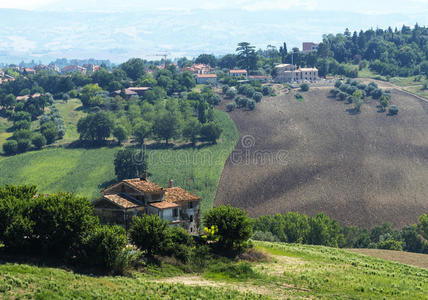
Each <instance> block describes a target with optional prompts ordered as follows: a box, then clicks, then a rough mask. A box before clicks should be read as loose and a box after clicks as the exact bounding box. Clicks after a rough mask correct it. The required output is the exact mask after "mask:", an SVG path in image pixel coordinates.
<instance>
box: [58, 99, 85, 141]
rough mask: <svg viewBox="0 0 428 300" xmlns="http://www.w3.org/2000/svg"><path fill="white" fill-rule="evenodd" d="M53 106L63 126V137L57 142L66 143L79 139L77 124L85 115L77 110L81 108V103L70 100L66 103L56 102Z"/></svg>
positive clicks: (77, 100)
mask: <svg viewBox="0 0 428 300" xmlns="http://www.w3.org/2000/svg"><path fill="white" fill-rule="evenodd" d="M55 106H56V107H57V108H58V110H59V112H60V114H61V116H62V118H63V119H64V125H65V135H64V137H63V138H62V140H60V141H59V142H60V143H68V142H72V141H74V140H77V139H78V138H79V134H78V133H77V122H78V121H79V119H80V118H82V117H84V116H85V115H86V113H85V112H84V111H83V110H81V109H79V108H81V107H82V102H80V100H79V99H70V100H68V101H67V102H63V101H56V102H55Z"/></svg>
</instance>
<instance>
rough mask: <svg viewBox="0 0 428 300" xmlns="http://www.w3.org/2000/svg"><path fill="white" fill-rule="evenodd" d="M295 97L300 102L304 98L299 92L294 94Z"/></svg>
mask: <svg viewBox="0 0 428 300" xmlns="http://www.w3.org/2000/svg"><path fill="white" fill-rule="evenodd" d="M294 98H296V99H297V101H299V102H302V101H303V100H304V98H303V96H302V95H301V94H299V93H296V94H294Z"/></svg>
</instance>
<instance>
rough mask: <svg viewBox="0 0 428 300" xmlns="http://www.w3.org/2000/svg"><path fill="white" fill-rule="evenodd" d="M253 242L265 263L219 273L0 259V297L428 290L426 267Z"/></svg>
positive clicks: (365, 294)
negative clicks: (111, 272)
mask: <svg viewBox="0 0 428 300" xmlns="http://www.w3.org/2000/svg"><path fill="white" fill-rule="evenodd" d="M255 246H256V247H257V248H258V249H259V250H261V251H264V252H265V253H267V254H268V256H269V260H268V261H266V262H258V263H250V264H245V263H244V265H243V264H237V263H229V264H228V266H227V267H223V269H222V270H220V269H219V268H218V267H216V266H212V267H211V268H209V269H208V271H206V272H205V273H204V274H183V273H182V272H180V271H179V270H178V269H177V268H176V267H174V266H172V265H168V264H166V263H163V267H162V268H158V269H157V271H155V269H156V268H155V269H152V271H151V273H150V272H149V273H145V274H135V275H134V276H133V277H132V278H126V277H108V276H105V277H93V276H86V275H79V274H74V273H72V272H70V271H65V270H62V269H54V268H49V267H36V266H31V265H26V264H13V263H3V264H1V265H0V297H2V298H3V297H4V298H11V299H14V298H17V297H20V298H24V299H28V298H36V299H57V298H58V299H59V298H61V299H63V298H68V299H70V298H74V299H75V298H85V299H87V298H109V299H123V298H124V297H126V298H128V299H141V297H145V299H190V297H191V298H192V299H193V298H195V299H213V298H214V297H215V298H216V299H285V298H288V297H292V298H298V299H301V298H304V299H307V298H321V299H331V298H340V299H382V298H385V297H386V298H388V299H424V297H425V296H426V294H425V293H424V291H426V290H427V289H428V270H426V269H421V268H417V267H411V266H406V265H403V264H399V263H394V262H389V261H385V260H382V259H377V258H372V257H369V256H365V255H361V254H355V253H351V252H347V251H344V250H339V249H334V248H327V247H320V246H307V245H293V244H280V243H266V242H256V243H255ZM240 266H241V267H240ZM242 266H246V267H242ZM174 270H175V271H174ZM150 274H152V275H150ZM153 274H156V275H153ZM425 299H426V298H425Z"/></svg>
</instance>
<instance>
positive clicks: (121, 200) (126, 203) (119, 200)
mask: <svg viewBox="0 0 428 300" xmlns="http://www.w3.org/2000/svg"><path fill="white" fill-rule="evenodd" d="M104 198H106V199H107V200H110V201H111V202H113V203H115V204H117V205H119V206H120V207H123V208H133V207H138V206H140V205H138V204H136V203H133V202H131V201H130V200H129V199H126V198H125V197H122V196H121V195H119V194H112V195H104Z"/></svg>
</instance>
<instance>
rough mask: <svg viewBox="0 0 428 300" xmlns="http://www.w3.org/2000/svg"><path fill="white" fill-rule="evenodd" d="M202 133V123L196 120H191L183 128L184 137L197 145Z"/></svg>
mask: <svg viewBox="0 0 428 300" xmlns="http://www.w3.org/2000/svg"><path fill="white" fill-rule="evenodd" d="M200 133H201V123H200V122H199V121H198V120H197V119H196V118H189V119H188V120H187V121H186V122H185V124H184V127H183V137H184V138H185V139H187V140H189V141H191V143H192V145H195V143H196V140H197V138H198V136H199V134H200Z"/></svg>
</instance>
